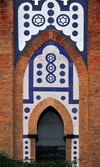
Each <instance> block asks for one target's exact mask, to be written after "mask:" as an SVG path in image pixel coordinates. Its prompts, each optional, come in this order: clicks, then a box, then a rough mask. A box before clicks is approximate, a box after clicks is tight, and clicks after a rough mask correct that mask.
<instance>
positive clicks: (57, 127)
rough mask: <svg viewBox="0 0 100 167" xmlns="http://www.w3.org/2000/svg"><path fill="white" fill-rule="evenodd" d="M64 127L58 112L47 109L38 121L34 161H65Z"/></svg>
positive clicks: (50, 108) (51, 108)
mask: <svg viewBox="0 0 100 167" xmlns="http://www.w3.org/2000/svg"><path fill="white" fill-rule="evenodd" d="M63 135H64V126H63V122H62V119H61V117H60V115H59V114H58V112H57V111H56V110H55V109H54V108H53V107H51V106H49V107H47V108H46V109H45V110H44V111H43V113H42V114H41V116H40V118H39V121H38V142H37V144H36V159H37V160H39V161H44V160H47V161H51V160H57V159H62V160H65V141H64V139H63Z"/></svg>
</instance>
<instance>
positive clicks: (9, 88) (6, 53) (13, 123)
mask: <svg viewBox="0 0 100 167" xmlns="http://www.w3.org/2000/svg"><path fill="white" fill-rule="evenodd" d="M0 20H1V22H0V25H1V26H0V73H1V75H0V87H1V89H0V90H1V91H0V133H1V138H0V151H5V152H7V153H8V154H9V155H10V156H14V157H15V158H21V159H22V158H23V157H22V147H23V146H22V135H23V133H22V129H23V122H22V120H23V113H22V110H23V109H22V107H23V105H22V98H23V76H24V72H25V69H26V66H27V64H28V62H29V61H30V59H31V57H32V55H33V54H34V53H35V52H36V51H37V50H38V49H39V48H40V47H41V46H42V45H43V44H45V43H46V42H47V41H49V40H53V41H54V42H56V43H57V44H59V45H60V46H61V47H62V48H63V49H64V50H65V51H66V52H67V53H68V55H69V56H70V58H71V59H72V61H73V62H74V64H75V66H76V69H77V72H78V76H79V81H80V82H79V83H80V85H79V109H80V115H79V133H80V143H79V152H80V157H82V158H83V161H82V162H80V167H85V166H86V167H99V166H100V147H99V146H100V112H99V108H100V100H99V99H100V98H99V95H100V57H99V53H100V50H99V43H100V30H99V29H100V2H99V1H98V0H88V66H87V67H86V65H85V63H84V61H83V59H82V57H81V55H80V53H79V52H78V49H77V48H75V47H74V46H73V44H72V43H71V42H70V41H69V40H68V39H67V38H66V37H65V36H63V35H61V34H60V33H59V32H57V31H56V30H47V31H45V32H42V33H41V34H40V35H38V36H37V37H36V38H35V39H34V40H32V41H31V42H30V43H29V44H28V45H27V46H26V47H25V49H24V51H23V52H22V54H21V56H20V58H19V60H18V62H17V64H16V67H14V42H13V41H14V36H13V32H14V21H13V20H14V13H13V1H12V0H6V1H5V0H1V1H0ZM66 44H67V45H66ZM49 103H50V104H51V105H52V106H54V108H55V109H57V110H58V112H60V110H59V109H61V108H63V111H64V110H66V109H65V108H64V106H63V105H62V104H60V103H59V102H57V101H55V100H54V99H49ZM47 106H48V99H47V100H46V101H42V102H41V103H40V104H39V105H37V106H36V108H35V109H34V110H33V112H32V114H31V118H30V122H29V134H37V129H36V126H37V121H38V117H39V116H40V114H41V112H42V111H43V109H44V108H46V107H47ZM38 108H39V112H40V113H39V112H38ZM34 112H36V114H35V117H36V118H35V117H34V116H33V113H34ZM60 115H61V116H62V120H63V122H64V126H65V128H64V133H65V135H66V131H67V132H68V131H69V132H68V134H71V133H72V122H71V120H70V116H69V115H68V113H67V112H66V117H68V122H67V123H66V119H65V117H64V112H63V113H60ZM64 119H65V120H64ZM33 122H34V125H35V126H34V129H32V128H33V126H31V124H32V123H33ZM68 125H69V126H70V128H69V127H68ZM67 128H68V129H67ZM31 145H32V146H33V147H35V141H34V140H32V143H31ZM31 154H32V157H35V152H33V153H31Z"/></svg>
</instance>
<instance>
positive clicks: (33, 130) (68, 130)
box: [28, 98, 73, 135]
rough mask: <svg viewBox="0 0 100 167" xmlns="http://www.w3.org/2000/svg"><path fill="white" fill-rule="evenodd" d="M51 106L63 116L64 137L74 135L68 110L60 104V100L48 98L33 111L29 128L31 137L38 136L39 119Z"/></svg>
mask: <svg viewBox="0 0 100 167" xmlns="http://www.w3.org/2000/svg"><path fill="white" fill-rule="evenodd" d="M49 106H52V107H53V108H54V109H56V110H57V111H58V113H59V115H60V116H61V118H62V121H63V124H64V135H67V134H73V125H72V119H71V116H70V114H69V112H68V110H67V109H66V107H65V106H64V105H63V104H62V103H60V102H59V101H58V100H56V99H53V98H47V99H45V100H43V101H41V102H40V103H39V104H37V105H36V107H35V108H34V109H33V111H32V113H31V116H30V120H29V126H28V127H29V134H31V135H32V134H37V125H38V120H39V117H40V115H41V114H42V112H43V111H44V110H45V109H46V108H47V107H49Z"/></svg>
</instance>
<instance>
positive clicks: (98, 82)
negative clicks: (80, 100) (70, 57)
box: [88, 0, 100, 167]
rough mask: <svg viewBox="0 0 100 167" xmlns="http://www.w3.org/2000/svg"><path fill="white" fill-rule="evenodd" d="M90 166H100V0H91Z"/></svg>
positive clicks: (89, 31) (89, 69)
mask: <svg viewBox="0 0 100 167" xmlns="http://www.w3.org/2000/svg"><path fill="white" fill-rule="evenodd" d="M88 17H89V20H88V21H89V26H88V37H89V39H88V74H89V104H88V105H89V108H88V111H89V166H90V167H94V166H95V167H99V166H100V1H99V0H89V13H88Z"/></svg>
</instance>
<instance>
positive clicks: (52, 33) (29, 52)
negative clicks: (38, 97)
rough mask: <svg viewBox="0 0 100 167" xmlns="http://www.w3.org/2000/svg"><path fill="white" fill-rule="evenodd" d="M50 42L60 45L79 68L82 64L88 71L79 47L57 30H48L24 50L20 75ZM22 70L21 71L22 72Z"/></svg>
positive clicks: (19, 65)
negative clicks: (37, 52)
mask: <svg viewBox="0 0 100 167" xmlns="http://www.w3.org/2000/svg"><path fill="white" fill-rule="evenodd" d="M49 40H52V41H54V42H55V43H57V44H58V45H60V46H61V47H62V48H63V49H64V50H65V51H66V52H67V53H68V55H69V56H70V58H71V59H72V61H73V63H74V64H75V65H76V66H77V63H79V62H80V65H81V66H84V69H86V66H85V63H84V61H83V58H82V56H81V54H80V53H79V50H78V49H77V47H75V46H74V45H73V43H72V42H71V41H70V40H69V39H68V38H67V37H65V36H64V35H62V34H61V33H59V32H58V31H56V30H47V31H44V32H42V33H41V34H39V35H38V36H37V37H36V38H35V39H34V40H32V41H31V42H30V43H29V44H28V45H27V46H26V47H25V49H24V50H23V52H22V54H21V56H20V58H19V60H18V63H17V65H16V68H17V69H18V73H20V74H23V73H24V71H25V69H26V66H27V64H28V62H29V61H30V59H31V57H32V56H33V55H34V53H35V52H36V51H37V50H38V49H39V48H40V47H41V46H42V45H43V44H45V43H46V42H48V41H49ZM20 67H21V68H20ZM20 70H21V71H20Z"/></svg>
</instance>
